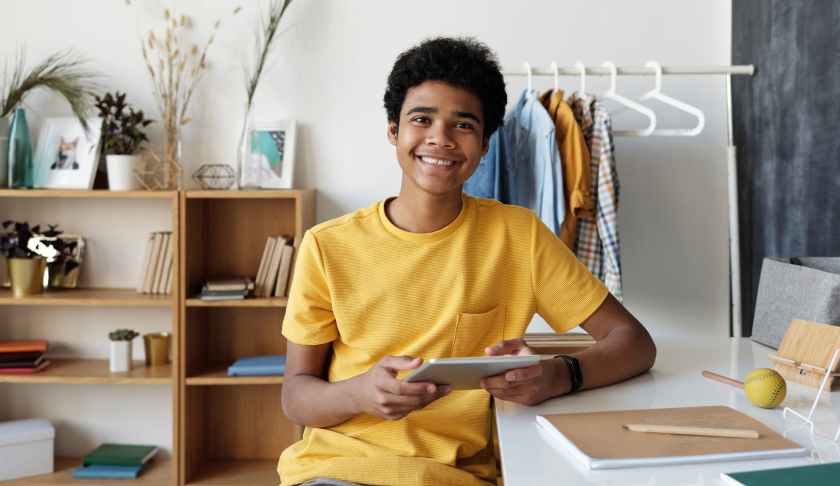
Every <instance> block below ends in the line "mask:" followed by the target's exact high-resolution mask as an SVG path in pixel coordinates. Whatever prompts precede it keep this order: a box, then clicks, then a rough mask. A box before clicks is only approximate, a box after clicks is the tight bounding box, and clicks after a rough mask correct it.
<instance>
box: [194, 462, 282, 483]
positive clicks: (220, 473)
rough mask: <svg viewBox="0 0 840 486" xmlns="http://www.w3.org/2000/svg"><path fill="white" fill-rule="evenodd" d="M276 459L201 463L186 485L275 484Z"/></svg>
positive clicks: (277, 478) (276, 477)
mask: <svg viewBox="0 0 840 486" xmlns="http://www.w3.org/2000/svg"><path fill="white" fill-rule="evenodd" d="M279 483H280V476H278V474H277V459H270V460H239V461H215V462H210V463H205V464H204V465H202V467H201V469H200V471H199V473H198V474H197V475H196V477H195V478H193V479H192V480H189V481H187V485H196V486H232V485H240V484H241V485H247V486H252V485H253V486H277V484H279Z"/></svg>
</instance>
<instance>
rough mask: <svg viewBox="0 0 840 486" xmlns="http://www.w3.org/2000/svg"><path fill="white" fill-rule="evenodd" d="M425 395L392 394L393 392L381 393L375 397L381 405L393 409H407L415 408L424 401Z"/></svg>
mask: <svg viewBox="0 0 840 486" xmlns="http://www.w3.org/2000/svg"><path fill="white" fill-rule="evenodd" d="M425 400H426V396H416V395H394V394H393V393H384V392H383V393H382V394H381V395H380V396H378V397H377V402H378V404H379V405H380V406H382V407H390V408H394V409H408V410H414V409H415V408H417V407H419V406H421V405H423V404H424V403H425Z"/></svg>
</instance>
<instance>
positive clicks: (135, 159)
mask: <svg viewBox="0 0 840 486" xmlns="http://www.w3.org/2000/svg"><path fill="white" fill-rule="evenodd" d="M142 163H143V158H142V157H140V156H138V155H107V156H106V157H105V164H106V165H107V168H108V188H109V189H110V190H112V191H137V190H140V189H143V186H142V185H141V184H140V181H139V180H137V177H136V176H135V175H134V170H135V169H142V167H141V164H142Z"/></svg>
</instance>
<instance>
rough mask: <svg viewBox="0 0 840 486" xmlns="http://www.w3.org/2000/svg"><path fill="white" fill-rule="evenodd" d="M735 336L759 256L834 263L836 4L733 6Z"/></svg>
mask: <svg viewBox="0 0 840 486" xmlns="http://www.w3.org/2000/svg"><path fill="white" fill-rule="evenodd" d="M732 63H733V64H754V65H755V66H756V75H755V76H753V77H751V78H750V77H747V76H733V78H732V88H733V125H734V131H735V133H734V136H735V145H737V147H738V164H739V165H738V181H739V184H738V191H739V201H738V203H739V212H740V214H739V223H740V228H741V230H740V236H741V272H742V273H741V281H742V302H743V319H744V320H743V322H744V334H745V335H747V336H749V335H750V334H751V331H752V323H753V312H754V309H753V307H754V303H755V297H756V292H757V289H758V279H759V275H760V273H761V262H762V260H763V258H764V257H765V256H771V257H789V256H837V255H840V1H836V0H733V3H732Z"/></svg>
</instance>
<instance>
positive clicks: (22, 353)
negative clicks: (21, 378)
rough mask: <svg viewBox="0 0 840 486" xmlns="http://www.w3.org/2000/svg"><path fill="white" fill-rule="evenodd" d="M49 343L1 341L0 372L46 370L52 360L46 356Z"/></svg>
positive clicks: (24, 372) (23, 372) (29, 372)
mask: <svg viewBox="0 0 840 486" xmlns="http://www.w3.org/2000/svg"><path fill="white" fill-rule="evenodd" d="M48 346H49V344H48V343H47V341H45V340H43V339H40V340H36V341H0V373H3V374H31V373H37V372H39V371H43V370H45V369H46V368H47V367H48V366H49V365H50V360H48V359H46V358H44V353H46V352H47V347H48Z"/></svg>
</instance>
